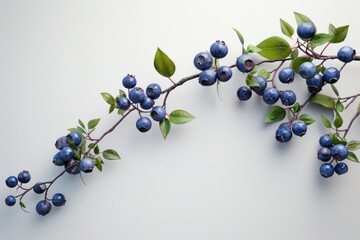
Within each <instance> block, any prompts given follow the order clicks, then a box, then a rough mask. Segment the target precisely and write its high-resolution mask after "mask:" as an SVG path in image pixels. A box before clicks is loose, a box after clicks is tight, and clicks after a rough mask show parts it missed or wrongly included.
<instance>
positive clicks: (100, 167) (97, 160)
mask: <svg viewBox="0 0 360 240" xmlns="http://www.w3.org/2000/svg"><path fill="white" fill-rule="evenodd" d="M94 164H95V167H96V168H97V169H98V170H99V171H100V172H102V160H101V158H100V157H98V158H96V159H95V163H94Z"/></svg>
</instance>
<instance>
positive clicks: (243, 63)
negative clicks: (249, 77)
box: [236, 54, 255, 73]
mask: <svg viewBox="0 0 360 240" xmlns="http://www.w3.org/2000/svg"><path fill="white" fill-rule="evenodd" d="M236 67H237V68H238V69H239V71H240V72H243V73H247V72H250V71H251V70H253V69H254V67H255V62H254V60H253V58H252V57H251V56H250V55H249V54H243V55H241V56H240V57H238V59H237V60H236Z"/></svg>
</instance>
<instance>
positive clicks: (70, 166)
mask: <svg viewBox="0 0 360 240" xmlns="http://www.w3.org/2000/svg"><path fill="white" fill-rule="evenodd" d="M64 167H65V169H66V172H67V173H69V174H72V175H75V174H79V173H80V166H79V161H78V160H75V159H71V160H70V161H69V162H66V163H65V166H64Z"/></svg>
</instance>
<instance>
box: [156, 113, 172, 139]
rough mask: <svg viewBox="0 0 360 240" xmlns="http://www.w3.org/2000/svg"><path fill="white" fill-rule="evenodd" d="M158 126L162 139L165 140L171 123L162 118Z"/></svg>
mask: <svg viewBox="0 0 360 240" xmlns="http://www.w3.org/2000/svg"><path fill="white" fill-rule="evenodd" d="M159 126H160V131H161V134H162V136H163V138H164V139H166V137H167V135H168V134H169V132H170V129H171V123H170V121H169V119H167V118H164V119H163V120H161V121H160V123H159Z"/></svg>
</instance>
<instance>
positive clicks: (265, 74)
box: [258, 68, 270, 79]
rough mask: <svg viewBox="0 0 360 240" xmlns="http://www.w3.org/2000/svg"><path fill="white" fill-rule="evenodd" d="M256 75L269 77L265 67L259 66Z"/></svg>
mask: <svg viewBox="0 0 360 240" xmlns="http://www.w3.org/2000/svg"><path fill="white" fill-rule="evenodd" d="M258 76H261V77H263V78H265V79H269V78H270V73H269V72H268V71H267V70H266V69H265V68H261V69H259V71H258Z"/></svg>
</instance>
